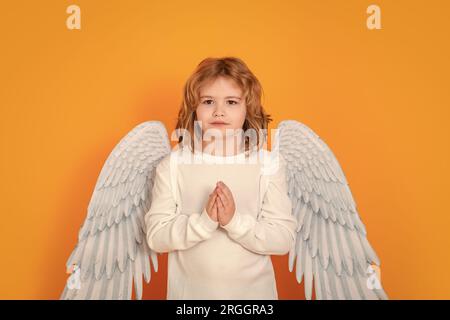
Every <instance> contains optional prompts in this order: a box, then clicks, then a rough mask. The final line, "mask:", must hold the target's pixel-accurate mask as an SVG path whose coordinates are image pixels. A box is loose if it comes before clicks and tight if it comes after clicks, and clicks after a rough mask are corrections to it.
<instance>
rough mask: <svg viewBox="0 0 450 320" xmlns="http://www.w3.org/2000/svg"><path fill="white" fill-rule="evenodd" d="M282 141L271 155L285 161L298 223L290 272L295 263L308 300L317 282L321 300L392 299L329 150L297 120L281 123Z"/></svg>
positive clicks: (279, 136)
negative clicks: (377, 275)
mask: <svg viewBox="0 0 450 320" xmlns="http://www.w3.org/2000/svg"><path fill="white" fill-rule="evenodd" d="M277 135H278V136H277V138H276V141H275V144H274V148H272V150H275V151H278V152H279V153H280V154H281V156H282V157H283V158H284V159H285V160H286V179H287V184H288V193H289V197H290V198H291V201H292V211H293V215H294V216H295V217H296V219H297V221H298V228H297V238H296V243H295V246H294V248H293V249H292V250H291V251H290V252H289V271H290V272H292V270H293V267H294V262H295V265H296V278H297V281H298V283H301V281H302V278H303V277H304V279H305V282H304V286H305V295H306V298H307V299H308V300H310V299H311V296H312V286H313V280H314V289H315V293H316V298H317V299H319V300H322V299H333V300H336V299H388V297H387V295H386V293H385V292H384V290H383V288H382V287H381V283H380V281H378V280H379V279H378V277H376V274H375V273H374V272H375V271H374V270H373V268H372V264H375V265H378V266H379V265H380V261H379V259H378V257H377V255H376V253H375V252H374V250H373V249H372V247H371V245H370V243H369V242H368V240H367V238H366V229H365V226H364V224H363V223H362V221H361V219H360V217H359V215H358V212H357V211H356V205H355V202H354V200H353V197H352V194H351V192H350V189H349V186H348V183H347V180H346V178H345V175H344V173H343V171H342V168H341V167H340V165H339V163H338V161H337V159H336V158H335V156H334V154H333V153H332V151H331V150H330V148H329V147H328V146H327V145H326V144H325V143H324V142H323V141H322V140H321V139H320V137H319V136H318V135H317V134H316V133H315V132H313V131H312V130H311V129H310V128H309V127H307V126H306V125H304V124H302V123H300V122H298V121H295V120H285V121H282V122H281V123H280V124H279V125H278V132H277ZM374 277H375V278H374ZM374 280H375V281H374Z"/></svg>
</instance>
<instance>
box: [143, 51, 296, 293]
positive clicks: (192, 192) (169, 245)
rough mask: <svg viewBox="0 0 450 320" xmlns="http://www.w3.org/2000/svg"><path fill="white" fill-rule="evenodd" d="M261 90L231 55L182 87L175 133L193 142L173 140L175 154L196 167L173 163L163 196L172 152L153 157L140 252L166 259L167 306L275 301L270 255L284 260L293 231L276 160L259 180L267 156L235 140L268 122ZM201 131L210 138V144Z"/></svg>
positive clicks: (206, 64)
mask: <svg viewBox="0 0 450 320" xmlns="http://www.w3.org/2000/svg"><path fill="white" fill-rule="evenodd" d="M261 91H262V90H261V86H260V84H259V81H258V80H257V78H256V77H255V76H254V75H253V73H252V72H251V71H250V70H249V69H248V67H247V66H246V64H245V63H244V62H243V61H242V60H240V59H238V58H232V57H226V58H222V59H213V58H208V59H205V60H204V61H202V62H201V63H200V64H199V65H198V67H197V69H196V70H195V72H194V74H193V75H192V76H191V77H190V78H189V79H188V81H187V83H186V85H185V87H184V98H183V103H182V106H181V110H180V112H179V115H178V123H177V126H176V127H177V128H179V129H185V130H186V132H188V133H189V136H191V137H194V138H193V139H192V140H189V141H185V136H183V137H180V139H179V142H183V143H184V146H183V147H182V148H181V150H182V151H183V155H184V156H185V155H186V154H188V155H190V156H194V158H195V159H196V160H199V159H200V161H186V163H185V162H184V161H183V162H177V164H176V166H177V167H176V172H177V174H176V181H175V189H176V190H172V184H171V178H172V177H173V174H174V172H173V167H171V160H172V157H173V156H174V151H172V152H171V154H169V155H168V156H166V157H165V158H163V159H162V160H161V161H160V163H159V164H158V166H157V167H156V173H155V174H156V175H155V180H154V185H153V189H152V197H151V199H152V203H151V207H150V209H149V211H148V212H147V213H146V215H145V224H146V229H147V230H146V237H147V242H148V245H149V247H150V248H151V249H152V250H154V251H155V252H168V253H169V256H168V260H169V261H168V291H167V299H278V293H277V288H276V282H275V276H274V270H273V266H272V261H271V258H270V255H284V254H287V253H288V252H289V251H290V250H291V249H292V248H293V246H294V243H295V235H296V228H297V222H296V219H295V218H294V217H293V216H292V207H291V200H290V198H289V197H288V190H287V184H286V173H285V161H284V159H283V158H282V157H281V156H280V157H279V160H280V161H279V163H278V166H277V170H276V171H274V172H273V173H271V174H270V175H266V176H262V175H261V169H262V167H261V166H262V162H261V161H260V159H261V155H263V154H270V153H269V151H267V150H263V149H262V143H263V142H264V141H263V139H262V138H261V136H260V134H258V135H257V138H256V146H253V145H252V144H251V143H250V139H244V138H243V137H242V134H237V133H242V132H246V131H247V130H248V129H254V130H257V131H258V133H259V132H260V131H259V130H262V129H267V125H268V122H270V121H272V119H270V116H269V115H267V114H266V113H265V111H264V109H263V107H262V105H261ZM211 132H213V133H217V132H219V133H220V135H215V136H214V138H215V139H209V140H214V143H212V141H209V140H208V139H207V137H206V136H207V135H208V134H209V133H211ZM183 140H184V141H183ZM186 142H187V143H186ZM230 146H231V148H230ZM186 151H187V152H186ZM258 155H259V156H258ZM184 156H183V157H184ZM183 159H186V158H183ZM190 159H192V158H190ZM249 159H253V160H255V159H256V161H249ZM263 179H267V180H266V181H267V182H268V183H267V184H264V183H262V181H263ZM264 186H267V187H264ZM173 191H174V192H175V196H174V195H173ZM176 199H179V201H177V200H176Z"/></svg>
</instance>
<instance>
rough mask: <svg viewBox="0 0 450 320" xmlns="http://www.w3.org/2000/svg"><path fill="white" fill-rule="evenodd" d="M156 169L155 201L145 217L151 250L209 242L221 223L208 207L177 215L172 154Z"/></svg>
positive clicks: (153, 189)
mask: <svg viewBox="0 0 450 320" xmlns="http://www.w3.org/2000/svg"><path fill="white" fill-rule="evenodd" d="M155 170H156V174H155V178H154V179H155V180H154V184H153V188H152V201H151V205H150V209H149V211H148V212H147V213H146V214H145V218H144V220H145V226H146V239H147V243H148V245H149V247H150V249H152V250H154V251H155V252H170V251H174V250H185V249H188V248H190V247H192V246H194V245H195V244H197V243H198V242H200V241H203V240H206V239H209V238H210V237H211V236H212V234H213V232H214V231H215V230H216V229H217V228H218V226H219V222H217V221H214V220H212V219H211V218H210V216H209V215H208V213H207V212H206V209H205V208H204V209H203V211H202V212H201V213H191V214H189V215H187V214H184V213H183V212H179V213H177V210H176V209H177V204H176V203H175V200H174V198H173V195H172V188H171V182H170V181H171V180H170V154H169V155H168V156H166V157H165V158H163V159H162V160H161V161H160V163H159V164H158V165H157V167H156V169H155ZM205 205H206V203H205Z"/></svg>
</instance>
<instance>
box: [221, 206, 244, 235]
mask: <svg viewBox="0 0 450 320" xmlns="http://www.w3.org/2000/svg"><path fill="white" fill-rule="evenodd" d="M240 219H241V217H240V215H239V213H238V212H237V211H236V212H235V213H234V215H233V217H232V218H231V220H230V221H228V223H227V224H226V225H221V227H222V228H224V229H225V230H227V231H228V232H236V231H237V227H239V225H240V223H239V221H240Z"/></svg>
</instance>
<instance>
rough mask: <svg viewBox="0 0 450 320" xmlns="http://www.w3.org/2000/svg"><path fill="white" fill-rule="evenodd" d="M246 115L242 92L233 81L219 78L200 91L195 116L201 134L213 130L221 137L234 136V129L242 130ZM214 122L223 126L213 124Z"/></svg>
mask: <svg viewBox="0 0 450 320" xmlns="http://www.w3.org/2000/svg"><path fill="white" fill-rule="evenodd" d="M246 113H247V108H246V105H245V101H244V97H243V96H242V90H241V88H240V87H239V86H238V85H237V84H236V83H235V82H234V81H233V80H231V79H227V78H224V77H219V78H217V79H216V80H215V81H212V82H209V83H208V84H206V85H204V86H203V87H202V88H201V89H200V104H199V105H198V106H197V109H196V115H197V120H198V121H201V125H202V130H203V133H204V132H205V131H206V130H208V129H211V128H214V129H219V130H220V131H221V133H222V135H223V137H225V135H230V133H231V134H235V133H236V131H235V129H242V128H243V126H244V122H245V116H246ZM214 121H222V122H225V124H214ZM226 129H228V131H226ZM231 129H233V130H231Z"/></svg>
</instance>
